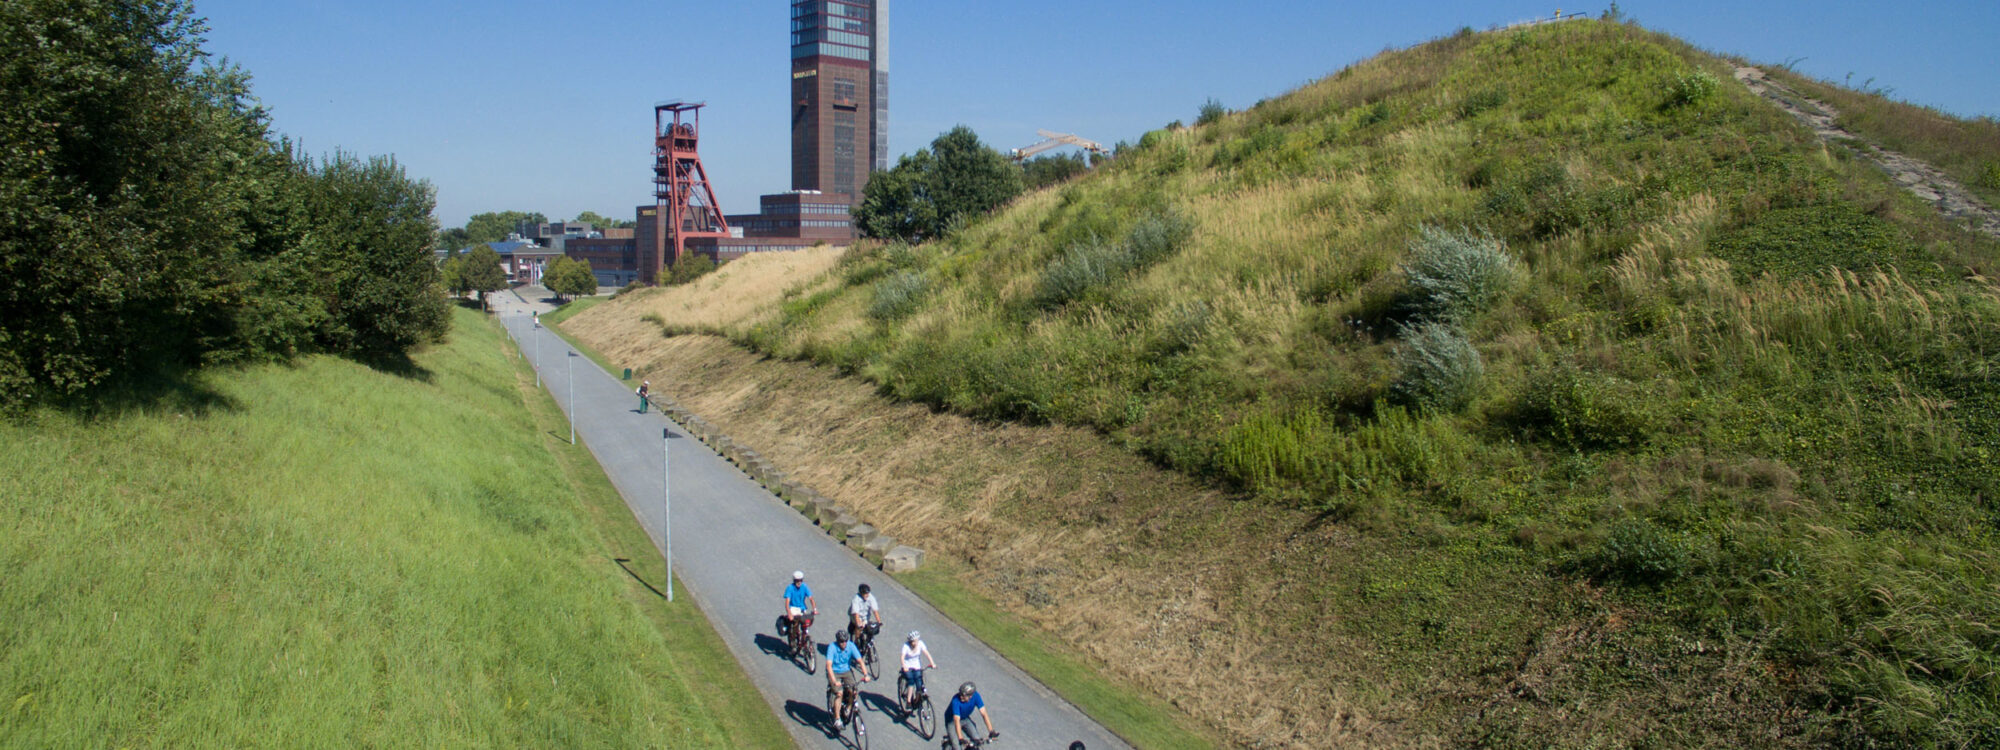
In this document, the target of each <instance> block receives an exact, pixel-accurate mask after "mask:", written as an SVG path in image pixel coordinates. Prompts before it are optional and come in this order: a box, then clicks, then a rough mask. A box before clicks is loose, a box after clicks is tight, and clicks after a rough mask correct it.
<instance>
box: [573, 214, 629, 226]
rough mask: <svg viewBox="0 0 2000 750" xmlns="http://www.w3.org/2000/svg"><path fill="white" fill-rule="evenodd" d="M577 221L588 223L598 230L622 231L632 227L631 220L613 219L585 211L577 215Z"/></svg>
mask: <svg viewBox="0 0 2000 750" xmlns="http://www.w3.org/2000/svg"><path fill="white" fill-rule="evenodd" d="M576 220H577V221H581V222H587V223H589V224H590V225H591V226H594V227H597V228H598V229H622V228H625V227H629V226H632V223H633V222H632V220H631V219H623V220H620V219H613V218H611V217H609V216H605V215H603V214H600V213H598V212H596V211H585V212H583V213H580V214H577V215H576Z"/></svg>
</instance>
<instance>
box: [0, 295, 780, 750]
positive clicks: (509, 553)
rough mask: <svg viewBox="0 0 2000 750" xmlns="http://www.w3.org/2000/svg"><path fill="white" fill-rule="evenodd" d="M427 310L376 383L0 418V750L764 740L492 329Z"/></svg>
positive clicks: (301, 364)
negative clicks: (432, 329) (420, 339)
mask: <svg viewBox="0 0 2000 750" xmlns="http://www.w3.org/2000/svg"><path fill="white" fill-rule="evenodd" d="M454 323H455V329H454V335H453V336H452V340H451V342H450V343H448V344H444V345H439V346H434V347H431V348H430V349H428V350H427V351H422V352H419V353H418V354H417V355H416V357H415V359H414V363H413V366H412V367H411V368H409V369H408V370H407V371H405V372H401V373H396V374H391V373H387V372H381V371H377V370H373V369H370V368H368V367H364V366H361V365H358V364H355V363H353V362H350V361H346V360H342V359H338V358H334V357H331V356H324V355H320V356H312V357H306V358H302V359H301V360H299V361H298V362H297V363H295V364H294V365H262V366H255V367H248V368H242V369H231V368H212V369H210V370H207V371H204V372H203V373H201V374H199V376H198V377H196V378H195V379H193V380H192V381H190V382H188V383H183V384H179V385H177V386H176V387H173V388H166V389H161V390H160V391H159V392H155V393H146V394H137V395H141V396H144V398H142V399H139V400H137V401H136V402H135V403H136V404H138V405H135V406H129V407H124V406H120V407H115V408H106V409H102V410H98V411H94V412H90V413H82V414H79V413H73V412H61V411H56V410H53V409H33V410H29V411H27V412H26V413H25V414H21V415H18V416H17V417H16V418H14V419H10V420H8V421H6V422H0V446H4V447H5V450H0V498H4V502H0V529H4V530H5V531H4V532H3V533H0V613H5V614H4V616H0V747H20V748H35V747H106V748H109V747H439V748H449V747H639V746H646V747H662V746H664V747H686V748H710V747H772V746H777V745H782V744H785V743H786V742H787V740H786V737H785V734H784V730H783V728H782V727H780V726H779V725H778V724H777V722H776V721H775V720H774V719H773V717H772V716H771V714H770V712H769V711H768V709H767V708H766V707H765V705H764V703H763V701H762V700H760V699H759V698H758V696H757V694H756V691H755V689H754V688H753V687H751V686H750V684H749V681H748V680H747V679H746V678H745V677H744V676H743V674H742V672H741V670H740V669H739V668H738V667H737V666H736V664H735V662H734V661H733V660H732V659H731V658H730V656H729V654H728V651H727V650H726V649H725V648H724V646H723V644H722V642H721V641H720V639H718V638H717V637H716V635H715V633H714V631H713V630H711V629H709V627H708V624H707V622H706V621H705V620H704V619H703V618H702V616H701V614H700V613H699V612H698V611H697V610H694V609H693V608H691V607H689V606H687V605H685V604H683V605H676V606H675V607H672V608H670V607H666V606H664V602H663V601H662V599H661V598H660V597H658V596H656V595H655V594H653V593H652V592H651V591H649V590H648V589H647V588H646V584H643V583H641V582H639V581H638V580H636V578H635V576H644V577H645V578H647V579H649V580H651V581H654V582H656V583H655V585H657V581H658V580H659V577H660V575H661V568H660V566H659V565H658V563H657V560H658V558H657V556H655V555H652V554H649V553H650V552H651V550H652V545H651V542H650V541H649V540H648V539H647V537H646V535H645V533H644V532H643V531H642V530H640V529H639V527H638V525H637V524H636V523H635V522H633V521H632V520H631V516H630V515H629V513H628V512H627V511H626V510H625V508H624V504H623V502H622V501H621V500H620V499H619V497H618V494H617V491H616V490H615V489H613V488H611V486H610V482H609V480H607V479H606V478H605V477H604V476H603V474H602V473H601V472H600V471H599V470H598V469H597V467H596V465H595V464H594V463H593V462H592V461H591V459H590V457H589V453H588V451H587V450H586V449H585V448H584V447H583V446H574V447H572V446H570V445H569V444H568V443H567V442H566V441H564V440H562V439H559V438H556V437H554V436H553V435H554V431H559V430H561V429H562V427H561V425H562V417H561V413H560V412H558V411H556V409H555V405H554V403H553V401H551V400H550V399H549V398H548V397H547V396H545V395H543V394H541V393H540V392H539V391H536V390H533V389H532V388H531V387H530V386H531V383H532V375H530V374H529V372H528V371H527V369H526V368H525V366H524V365H523V364H522V360H521V358H520V357H518V356H510V354H509V352H512V351H513V349H512V346H511V344H509V343H508V342H507V341H506V339H505V337H504V336H503V335H502V333H501V331H500V329H499V326H497V325H494V324H493V323H491V322H489V321H486V320H483V319H481V316H479V315H478V314H477V313H473V312H469V311H466V310H459V311H457V313H456V318H455V319H454ZM114 401H115V399H114ZM620 556H622V557H630V558H634V559H636V560H639V561H640V562H637V563H633V564H632V565H633V567H632V569H631V573H630V574H628V572H627V571H626V570H621V569H620V566H619V565H618V564H617V562H616V561H615V560H614V557H620ZM648 559H650V560H654V561H656V562H655V563H653V564H651V565H647V564H645V563H644V561H645V560H648Z"/></svg>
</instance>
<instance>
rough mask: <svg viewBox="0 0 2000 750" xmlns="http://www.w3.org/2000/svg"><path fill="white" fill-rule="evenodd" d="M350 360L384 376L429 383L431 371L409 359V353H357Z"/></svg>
mask: <svg viewBox="0 0 2000 750" xmlns="http://www.w3.org/2000/svg"><path fill="white" fill-rule="evenodd" d="M352 359H353V360H354V361H355V362H358V363H361V364H362V365H365V366H367V368H368V369H370V370H374V371H376V372H379V373H382V374H384V375H394V376H396V377H399V378H402V379H404V380H414V381H417V382H419V383H430V382H431V377H432V375H431V371H430V370H429V369H428V368H426V367H424V366H423V365H419V364H417V361H416V360H414V359H411V358H410V353H409V352H397V351H391V352H358V353H356V354H354V355H353V357H352Z"/></svg>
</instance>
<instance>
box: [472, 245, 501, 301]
mask: <svg viewBox="0 0 2000 750" xmlns="http://www.w3.org/2000/svg"><path fill="white" fill-rule="evenodd" d="M465 287H466V289H468V290H470V291H474V292H478V293H479V309H481V310H484V309H486V293H487V292H497V291H500V290H502V289H506V288H507V270H506V269H504V268H501V267H500V253H499V251H497V250H494V249H493V248H490V247H487V246H485V245H480V246H478V247H475V248H473V249H472V252H469V253H466V254H465Z"/></svg>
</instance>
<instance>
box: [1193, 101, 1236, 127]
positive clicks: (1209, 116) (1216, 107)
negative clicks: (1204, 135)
mask: <svg viewBox="0 0 2000 750" xmlns="http://www.w3.org/2000/svg"><path fill="white" fill-rule="evenodd" d="M1226 114H1229V110H1228V109H1227V108H1225V107H1223V106H1222V102H1218V101H1216V100H1214V99H1209V100H1208V101H1206V102H1202V104H1201V111H1200V112H1199V113H1198V115H1197V116H1196V117H1195V118H1194V124H1195V125H1207V124H1209V123H1212V122H1215V121H1217V120H1221V119H1222V116H1223V115H1226Z"/></svg>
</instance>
